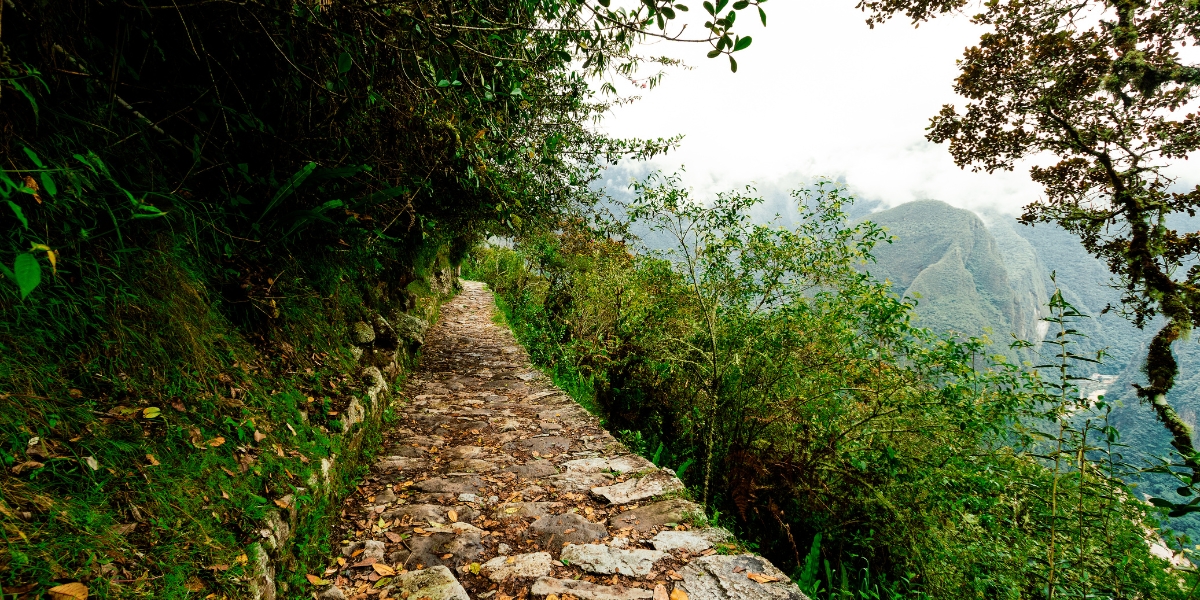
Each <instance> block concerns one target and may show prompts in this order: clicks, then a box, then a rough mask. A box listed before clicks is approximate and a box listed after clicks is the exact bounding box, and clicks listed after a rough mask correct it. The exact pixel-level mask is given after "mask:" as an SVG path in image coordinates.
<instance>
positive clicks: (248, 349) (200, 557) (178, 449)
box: [0, 261, 439, 600]
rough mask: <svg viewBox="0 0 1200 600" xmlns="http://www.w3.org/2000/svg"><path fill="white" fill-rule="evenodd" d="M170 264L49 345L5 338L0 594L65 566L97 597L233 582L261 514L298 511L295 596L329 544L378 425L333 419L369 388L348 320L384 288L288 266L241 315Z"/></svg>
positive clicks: (63, 575)
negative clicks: (257, 322)
mask: <svg viewBox="0 0 1200 600" xmlns="http://www.w3.org/2000/svg"><path fill="white" fill-rule="evenodd" d="M173 264H178V263H171V262H169V261H163V262H162V263H159V264H157V265H155V266H156V268H158V269H159V270H160V272H159V274H158V275H157V276H154V277H149V278H147V279H145V280H144V281H142V282H141V283H140V284H137V285H135V286H134V287H133V290H134V291H135V292H136V293H134V294H131V295H130V297H129V298H126V299H125V301H124V302H123V303H120V302H114V304H115V306H112V307H110V309H109V310H106V311H105V312H104V313H102V314H101V316H103V317H105V318H106V321H105V322H104V323H103V329H101V328H99V327H97V328H96V329H97V331H95V332H94V333H93V335H91V336H88V337H86V338H82V339H80V340H79V341H78V342H77V343H75V344H73V345H72V344H71V343H68V342H62V341H60V342H59V343H58V344H56V345H55V346H57V348H58V349H60V352H58V353H48V352H45V351H41V352H39V351H38V350H39V349H36V348H29V347H28V346H26V347H25V348H22V349H17V350H16V351H10V350H13V349H16V348H17V344H16V343H14V341H13V338H12V337H11V336H10V337H0V349H3V350H4V352H2V353H0V373H2V374H3V375H4V377H3V378H2V379H0V461H2V462H3V463H4V464H3V466H4V467H5V468H4V472H3V475H0V536H2V537H0V541H2V542H3V543H2V544H0V589H2V590H3V592H2V593H0V598H4V599H6V600H7V599H9V598H15V597H21V598H25V597H41V595H42V594H43V593H44V592H45V590H46V589H48V588H50V587H52V586H54V585H57V584H61V583H65V582H70V581H82V582H83V583H85V584H86V585H87V586H88V588H89V597H91V598H101V599H104V598H164V599H174V598H201V597H205V596H208V595H209V594H216V596H214V597H222V596H225V597H229V598H240V597H246V596H247V595H248V593H249V592H248V591H247V581H248V579H249V576H250V575H251V568H252V566H253V552H252V550H251V548H252V547H253V545H254V544H256V543H259V542H262V541H263V536H262V534H261V533H260V532H261V530H262V529H263V528H264V527H265V519H266V518H267V517H268V515H269V514H271V513H273V512H280V513H281V514H282V515H284V518H285V519H288V518H291V519H292V520H293V522H292V523H289V525H291V528H292V531H293V536H292V539H291V540H290V542H289V543H288V548H287V549H286V551H285V552H279V553H276V554H277V555H278V556H280V557H281V558H280V559H277V560H276V569H277V576H276V581H277V583H278V585H279V590H280V592H281V594H280V596H281V597H307V596H308V595H309V593H310V591H311V586H310V585H309V584H308V583H307V582H306V581H305V578H304V575H305V574H306V573H318V572H321V571H323V570H324V567H325V566H326V565H325V562H326V561H327V560H328V559H329V557H330V556H332V555H333V553H334V546H333V540H330V539H329V531H330V529H329V525H330V520H331V519H332V518H333V517H335V516H336V514H337V511H338V510H340V504H341V498H342V497H344V495H345V494H346V493H348V492H349V491H351V490H353V487H354V485H355V482H356V481H357V479H358V478H359V477H361V475H362V474H363V472H364V470H365V468H366V467H365V465H367V464H369V462H368V461H367V459H368V458H369V457H371V456H372V455H374V454H375V453H376V452H377V451H378V448H379V445H380V440H381V437H380V433H379V426H380V423H379V421H378V420H375V421H374V422H372V421H370V420H368V421H366V422H364V423H361V424H358V425H356V426H355V428H354V430H352V431H350V432H344V431H343V429H344V428H343V427H341V425H342V422H341V420H340V419H341V412H342V411H344V409H345V406H346V405H347V404H348V403H349V401H350V399H351V398H352V397H358V398H359V399H360V401H362V402H363V403H364V404H366V402H367V401H366V398H365V386H364V384H363V382H361V381H359V380H358V376H357V371H358V367H356V366H355V364H354V360H353V358H352V357H351V354H350V352H349V345H348V343H347V342H346V341H345V340H347V332H346V328H347V324H348V323H349V322H352V321H353V320H355V319H358V318H361V317H362V315H363V314H364V313H365V312H367V311H369V310H370V309H369V308H368V307H370V306H377V307H379V306H383V305H385V304H386V301H387V299H386V298H371V297H369V296H367V295H366V294H364V292H363V291H362V290H361V289H359V288H358V287H356V286H354V285H352V284H349V283H344V281H354V280H353V279H352V278H349V277H346V275H347V274H342V275H339V274H338V273H326V274H325V276H326V277H327V278H329V279H331V280H333V281H337V282H338V283H337V284H335V285H333V286H331V289H329V290H328V292H327V293H319V292H317V291H316V290H314V289H313V288H312V287H310V284H309V283H308V282H307V281H306V280H304V279H302V278H301V277H299V276H297V277H294V278H290V279H287V280H284V281H280V282H278V284H279V285H278V287H279V288H280V290H281V294H280V295H281V296H282V297H283V299H282V300H281V301H280V302H279V318H278V319H275V320H273V321H272V322H271V323H270V327H269V328H266V329H252V328H248V327H245V326H238V325H236V324H235V323H233V322H231V320H230V319H229V318H228V317H227V316H226V313H224V312H222V311H220V310H218V306H219V301H218V300H216V299H214V298H212V297H210V296H209V295H208V294H207V293H205V292H203V285H202V283H201V281H202V280H201V279H200V278H198V277H196V276H194V275H192V274H190V273H188V272H186V271H184V270H182V269H178V268H176V267H174V266H172V265H173ZM350 274H352V273H350ZM139 286H140V289H139ZM411 291H412V290H410V292H411ZM417 298H418V306H417V307H416V308H414V309H413V310H414V312H417V314H431V313H433V312H435V311H436V303H437V302H438V301H439V299H438V298H437V297H436V296H435V295H433V293H432V292H428V291H427V292H426V293H425V294H421V295H417ZM118 317H120V319H119V320H118ZM55 346H50V347H52V348H53V347H55ZM64 348H65V349H67V351H62V350H61V349H64ZM412 360H414V358H412V357H410V358H407V359H405V362H406V365H408V366H410V365H411V364H412ZM394 375H395V374H394ZM394 379H395V380H396V381H397V384H396V385H398V381H399V377H395V378H394ZM397 389H398V388H397ZM393 397H395V396H393ZM156 411H157V412H156ZM384 412H385V417H386V415H387V414H389V411H384ZM360 429H361V430H362V432H361V435H359V430H360ZM35 438H36V440H38V442H37V443H36V444H34V445H33V446H30V441H31V440H35ZM43 449H44V453H45V455H46V456H45V457H43V456H42V455H40V454H38V451H39V450H43ZM335 456H336V461H337V465H338V468H336V469H334V470H333V471H332V475H333V476H334V479H333V480H332V481H329V482H328V484H326V483H325V482H324V481H323V479H324V475H323V473H322V460H323V459H330V458H332V457H335ZM92 460H94V465H95V467H96V468H95V469H93V468H92V466H90V465H89V463H90V462H91V461H92ZM28 463H40V464H28ZM19 465H26V466H24V467H19ZM314 483H317V484H318V485H316V486H314V485H313V484H314Z"/></svg>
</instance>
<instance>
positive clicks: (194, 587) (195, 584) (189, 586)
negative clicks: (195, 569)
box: [183, 576, 204, 592]
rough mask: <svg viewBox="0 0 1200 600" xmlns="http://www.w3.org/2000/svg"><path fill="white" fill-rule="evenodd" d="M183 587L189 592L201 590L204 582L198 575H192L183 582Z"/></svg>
mask: <svg viewBox="0 0 1200 600" xmlns="http://www.w3.org/2000/svg"><path fill="white" fill-rule="evenodd" d="M183 587H184V589H186V590H187V591H189V592H203V591H204V582H203V581H200V578H199V577H195V576H193V577H191V578H190V579H188V580H187V581H186V582H184V584H183Z"/></svg>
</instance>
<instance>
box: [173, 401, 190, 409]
mask: <svg viewBox="0 0 1200 600" xmlns="http://www.w3.org/2000/svg"><path fill="white" fill-rule="evenodd" d="M171 408H173V409H175V410H177V411H179V412H187V408H186V407H184V406H183V401H181V400H176V401H175V402H172V403H171Z"/></svg>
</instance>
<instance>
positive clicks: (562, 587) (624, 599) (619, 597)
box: [529, 577, 654, 600]
mask: <svg viewBox="0 0 1200 600" xmlns="http://www.w3.org/2000/svg"><path fill="white" fill-rule="evenodd" d="M529 593H531V594H533V595H534V596H549V595H551V594H554V595H556V596H558V597H560V598H561V597H564V596H574V597H575V598H579V600H649V599H650V598H653V597H654V592H651V591H650V590H644V589H642V588H627V587H622V586H616V585H600V584H598V583H591V582H589V581H580V580H575V579H554V578H552V577H542V578H541V579H538V580H537V581H536V582H534V584H533V588H532V589H530V590H529Z"/></svg>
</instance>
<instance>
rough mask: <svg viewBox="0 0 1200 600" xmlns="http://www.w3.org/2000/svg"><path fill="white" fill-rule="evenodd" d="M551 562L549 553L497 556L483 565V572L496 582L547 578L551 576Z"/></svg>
mask: <svg viewBox="0 0 1200 600" xmlns="http://www.w3.org/2000/svg"><path fill="white" fill-rule="evenodd" d="M550 560H551V559H550V553H549V552H531V553H529V554H514V555H512V556H497V557H496V558H493V559H492V560H489V561H487V562H486V563H483V567H482V570H481V572H482V573H483V574H484V575H485V576H486V577H487V578H488V579H491V580H492V581H496V582H500V581H504V580H506V579H509V578H510V577H526V578H533V577H545V576H546V575H549V574H550Z"/></svg>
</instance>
